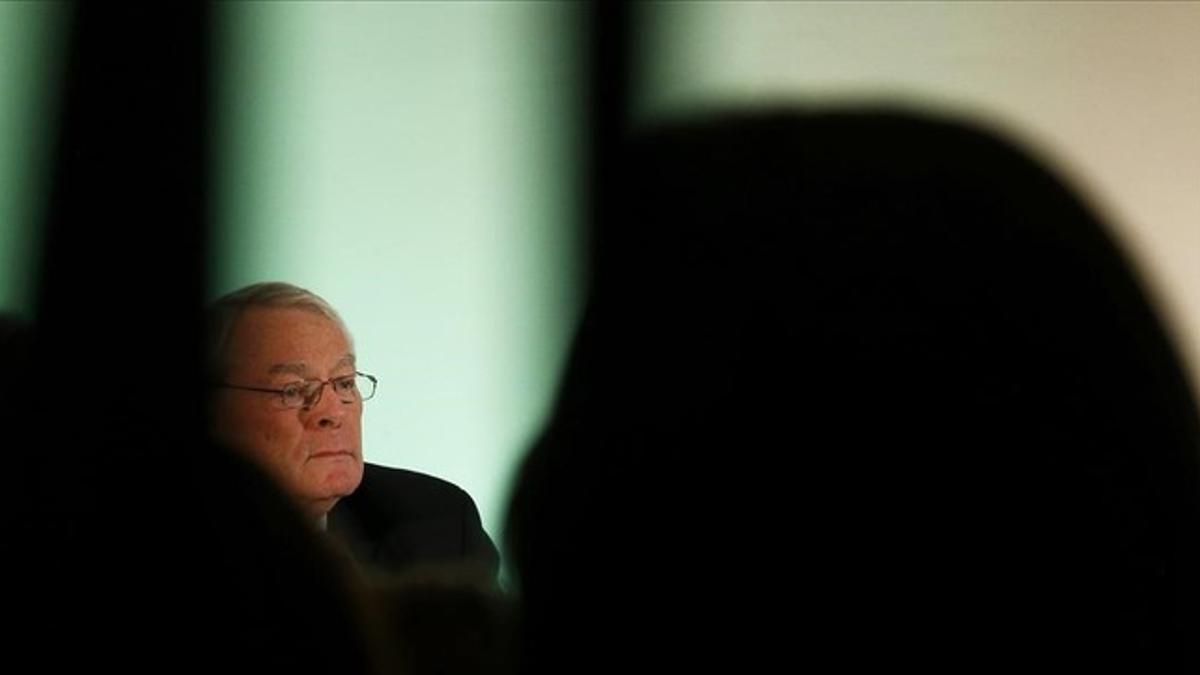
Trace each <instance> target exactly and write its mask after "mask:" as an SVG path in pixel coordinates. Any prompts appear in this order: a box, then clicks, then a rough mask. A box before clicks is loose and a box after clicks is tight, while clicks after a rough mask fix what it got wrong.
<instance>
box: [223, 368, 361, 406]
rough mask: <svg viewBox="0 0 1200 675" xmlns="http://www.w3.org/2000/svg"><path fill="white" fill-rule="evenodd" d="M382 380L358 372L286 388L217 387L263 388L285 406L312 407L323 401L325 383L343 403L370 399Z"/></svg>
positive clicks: (257, 388)
mask: <svg viewBox="0 0 1200 675" xmlns="http://www.w3.org/2000/svg"><path fill="white" fill-rule="evenodd" d="M378 382H379V381H378V380H376V379H375V376H374V375H368V374H366V373H358V372H356V373H354V374H353V375H343V376H341V377H331V378H329V379H328V380H303V381H300V382H294V383H292V384H289V385H287V386H285V387H284V388H283V389H264V388H263V387H243V386H242V385H240V384H229V383H227V382H217V383H216V384H214V385H213V386H214V387H223V388H225V389H241V390H244V391H260V392H263V393H265V394H279V400H280V401H281V402H282V403H283V407H284V408H311V407H313V406H314V405H316V404H317V403H319V402H320V401H321V393H322V392H324V391H325V385H329V388H330V389H332V390H333V393H334V394H335V395H336V396H337V397H338V400H340V401H341V402H342V403H356V402H358V401H366V400H369V399H370V398H371V397H372V396H374V395H375V385H376V384H377V383H378Z"/></svg>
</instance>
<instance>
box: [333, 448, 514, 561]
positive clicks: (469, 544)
mask: <svg viewBox="0 0 1200 675" xmlns="http://www.w3.org/2000/svg"><path fill="white" fill-rule="evenodd" d="M328 522H329V531H330V533H331V534H333V535H334V537H335V538H336V539H338V540H340V541H341V542H342V543H344V544H345V545H346V547H347V548H348V549H349V551H350V553H351V555H352V556H353V557H354V559H355V561H356V562H358V563H359V564H360V565H362V566H363V568H365V569H367V570H371V571H383V572H396V571H402V570H404V569H406V568H409V567H412V566H413V565H420V564H428V563H477V564H480V565H482V566H483V567H484V568H485V569H486V570H488V571H489V572H491V574H492V576H493V577H494V576H495V574H496V572H497V570H498V569H499V564H500V556H499V554H498V553H497V552H496V547H495V545H493V544H492V541H491V539H489V538H488V536H487V533H485V532H484V531H483V525H482V524H481V523H480V520H479V511H478V510H477V509H476V508H475V502H474V501H473V500H472V499H471V497H470V495H468V494H467V493H466V492H464V491H463V490H462V489H461V488H459V487H458V486H456V485H454V484H452V483H449V482H447V481H444V480H442V479H440V478H434V477H433V476H427V475H425V474H421V473H417V472H415V471H407V470H405V469H393V468H389V467H384V466H378V465H374V464H367V465H366V466H365V467H364V471H363V480H362V484H361V485H359V486H358V489H357V490H355V491H354V493H353V494H351V495H350V496H348V497H343V498H342V499H340V500H338V503H337V504H336V505H335V506H334V507H333V510H331V511H330V512H329V521H328Z"/></svg>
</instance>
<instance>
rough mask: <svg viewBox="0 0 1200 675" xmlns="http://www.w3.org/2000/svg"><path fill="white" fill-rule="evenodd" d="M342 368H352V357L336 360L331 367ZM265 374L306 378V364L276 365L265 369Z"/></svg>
mask: <svg viewBox="0 0 1200 675" xmlns="http://www.w3.org/2000/svg"><path fill="white" fill-rule="evenodd" d="M343 366H350V367H354V355H353V354H347V355H345V356H343V357H342V358H340V359H338V362H337V363H335V364H334V365H333V368H334V370H336V369H338V368H341V367H343ZM267 373H269V374H271V375H279V374H284V375H295V376H297V377H307V376H308V364H307V363H305V362H304V361H292V362H289V363H276V364H275V365H273V366H271V367H270V368H268V369H267Z"/></svg>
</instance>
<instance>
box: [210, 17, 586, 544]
mask: <svg viewBox="0 0 1200 675" xmlns="http://www.w3.org/2000/svg"><path fill="white" fill-rule="evenodd" d="M218 7H219V8H220V10H221V15H220V16H219V19H220V21H219V23H218V25H219V26H220V27H221V30H220V33H219V35H218V39H217V44H218V52H219V56H220V58H221V60H222V62H223V67H224V68H225V69H226V72H225V78H223V80H222V83H221V85H220V87H219V89H218V91H217V97H216V99H217V101H218V104H217V105H218V107H217V110H216V118H217V120H218V129H219V133H218V139H219V142H218V150H219V152H218V156H219V158H220V159H219V162H218V165H217V175H216V179H217V182H216V186H217V194H218V195H219V197H220V199H219V205H218V209H217V214H218V218H217V220H218V223H219V225H220V228H219V233H218V235H217V240H216V242H215V244H216V251H215V254H216V255H215V261H216V265H217V269H216V276H215V287H214V288H213V289H212V291H213V293H214V295H216V294H219V293H223V292H226V291H228V290H230V289H233V288H236V287H239V286H242V285H244V284H247V283H251V282H254V281H261V280H275V279H278V280H286V281H291V282H293V283H297V284H299V285H302V286H304V287H306V288H309V289H311V290H313V291H315V292H317V293H318V294H320V295H322V296H323V297H325V298H326V299H327V300H329V301H330V302H331V303H332V304H333V305H334V306H335V307H337V308H338V310H339V311H340V312H341V313H342V315H343V318H344V319H345V320H346V322H347V324H348V325H349V327H350V330H351V331H352V333H353V336H354V339H355V343H356V344H355V347H356V351H357V353H358V356H359V363H360V367H361V368H362V370H364V371H366V372H370V373H373V374H375V375H376V376H378V377H379V380H380V386H379V393H378V394H377V395H376V398H375V399H373V400H372V401H370V402H369V403H368V404H367V406H366V412H365V413H364V415H365V417H364V431H363V435H364V452H365V455H366V458H367V460H368V461H372V462H376V463H380V464H385V465H389V466H403V467H406V468H412V469H415V470H419V471H425V472H428V473H432V474H435V475H438V476H441V477H444V478H447V479H449V480H451V481H453V482H455V483H457V484H458V485H460V486H461V487H463V488H464V489H466V490H467V491H468V492H470V493H471V494H472V495H473V496H474V497H475V500H476V502H477V503H478V504H479V507H480V510H481V513H482V516H483V519H484V526H485V527H486V528H487V529H488V531H489V532H490V533H492V534H493V536H494V537H499V536H500V534H501V529H502V528H501V520H502V518H503V515H504V506H505V503H506V501H507V498H508V485H509V482H510V479H511V475H512V473H513V471H514V469H515V465H516V462H517V460H518V458H519V456H520V455H521V454H522V453H523V452H524V450H525V448H526V446H527V444H528V442H529V440H530V438H531V435H532V434H533V433H534V432H535V430H536V427H537V425H538V423H539V422H540V420H541V419H542V418H543V417H544V414H545V411H546V409H547V406H548V405H549V403H550V401H551V398H552V395H553V391H554V388H555V385H556V382H557V375H558V369H559V367H560V363H561V361H562V360H563V357H564V355H565V350H566V345H567V342H568V338H569V333H570V330H571V326H572V324H573V321H574V317H575V313H576V310H575V307H576V305H577V304H578V298H577V293H578V291H577V289H576V284H575V281H576V271H575V268H574V261H575V260H576V254H577V251H576V250H575V248H576V241H577V237H576V233H575V218H576V214H575V211H574V208H575V199H574V196H573V192H574V190H575V189H576V180H577V179H576V176H577V167H576V165H575V160H574V156H575V154H576V153H575V152H574V148H573V147H572V139H573V138H574V136H573V120H574V118H575V111H574V110H573V109H572V108H571V106H572V105H575V104H576V101H577V99H578V91H577V85H578V83H577V82H576V81H575V77H574V72H575V71H574V69H575V64H574V61H573V51H572V49H573V45H574V44H575V43H576V42H577V40H575V39H574V35H573V34H572V32H571V30H572V27H573V26H574V25H575V23H574V12H575V11H577V10H576V9H575V8H574V7H572V6H570V5H558V4H552V3H482V4H478V3H362V4H343V3H328V4H325V3H274V2H270V3H237V4H233V3H230V4H223V5H218Z"/></svg>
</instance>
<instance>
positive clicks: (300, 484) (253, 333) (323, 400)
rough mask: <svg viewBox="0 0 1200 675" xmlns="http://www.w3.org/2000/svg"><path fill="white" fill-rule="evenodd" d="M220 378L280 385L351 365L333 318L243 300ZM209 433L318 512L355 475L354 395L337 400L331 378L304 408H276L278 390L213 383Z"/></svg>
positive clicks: (345, 490) (349, 488)
mask: <svg viewBox="0 0 1200 675" xmlns="http://www.w3.org/2000/svg"><path fill="white" fill-rule="evenodd" d="M226 355H227V359H226V363H227V364H228V370H227V371H226V373H225V379H224V381H225V382H226V383H228V384H234V385H239V386H246V387H260V388H263V389H282V388H284V387H285V386H287V385H289V384H294V383H298V382H301V381H303V380H328V379H330V378H333V377H340V376H343V375H352V374H353V373H354V355H353V354H352V353H351V351H350V343H349V340H348V339H347V337H346V336H345V335H344V334H343V333H342V330H341V328H339V327H338V324H337V323H335V322H333V321H331V320H329V319H327V318H325V317H324V316H321V315H320V314H317V313H316V312H311V311H307V310H303V309H292V308H251V309H248V310H246V311H245V312H244V313H243V314H242V315H241V316H240V317H238V320H237V323H236V324H234V326H233V331H232V334H231V335H230V338H229V343H228V345H227V351H226ZM212 412H213V415H212V422H211V425H212V431H213V435H214V436H215V438H216V439H217V440H219V441H221V442H224V443H226V444H227V445H229V446H230V447H232V448H234V449H236V450H239V451H241V452H244V453H247V454H248V455H249V456H250V457H251V458H252V459H254V460H255V461H257V462H258V463H259V464H261V465H262V466H264V467H265V468H266V469H267V470H268V471H269V472H270V473H271V474H272V475H273V476H274V477H275V478H276V480H278V481H279V482H280V483H281V485H282V486H283V488H284V489H285V490H286V491H287V492H288V493H290V494H291V495H292V496H293V497H294V498H296V499H298V500H299V502H300V505H301V507H302V508H304V509H305V510H306V511H307V512H309V513H310V514H311V515H313V516H320V515H323V514H324V513H326V512H327V511H328V510H329V509H330V508H332V507H333V505H334V503H336V502H337V500H338V499H339V498H340V497H344V496H346V495H348V494H350V493H351V492H353V491H354V490H355V488H357V487H358V484H359V482H360V481H361V480H362V474H363V460H362V401H355V402H354V403H343V402H342V401H341V400H340V399H339V398H338V396H337V395H336V394H335V393H334V391H333V389H332V387H331V386H329V385H327V386H325V387H324V388H323V389H322V391H321V397H320V400H318V401H317V403H315V404H314V405H312V406H311V407H307V408H290V409H289V408H284V407H283V406H282V405H281V402H280V397H279V395H278V394H270V393H264V392H257V391H246V390H242V389H229V388H219V389H217V390H216V393H215V396H214V401H213V411H212Z"/></svg>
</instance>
